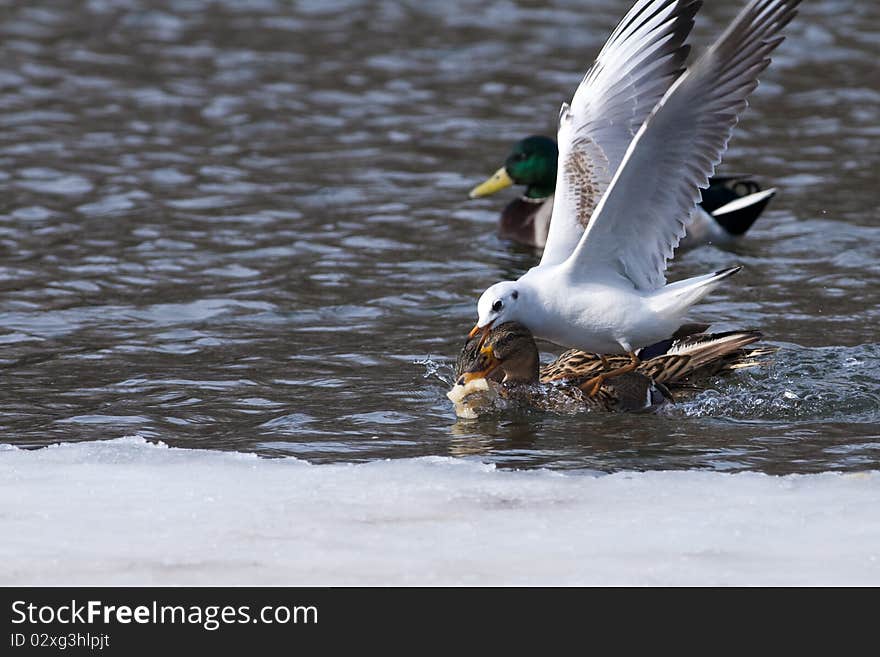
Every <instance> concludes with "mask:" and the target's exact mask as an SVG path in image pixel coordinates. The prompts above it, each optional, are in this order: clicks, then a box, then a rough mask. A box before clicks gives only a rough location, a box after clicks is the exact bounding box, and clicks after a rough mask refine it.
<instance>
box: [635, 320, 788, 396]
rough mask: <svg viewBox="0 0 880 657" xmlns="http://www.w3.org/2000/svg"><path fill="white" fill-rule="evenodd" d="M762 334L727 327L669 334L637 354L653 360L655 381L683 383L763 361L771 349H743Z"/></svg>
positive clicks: (752, 365)
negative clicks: (717, 330) (723, 330)
mask: <svg viewBox="0 0 880 657" xmlns="http://www.w3.org/2000/svg"><path fill="white" fill-rule="evenodd" d="M763 337H764V335H763V334H762V333H761V332H760V331H728V332H726V333H703V334H696V335H690V336H687V337H684V338H679V339H675V338H671V339H669V340H664V341H663V342H660V343H657V344H656V345H651V346H650V347H646V348H645V349H643V350H642V351H641V353H640V354H639V357H640V358H642V359H643V360H645V359H646V358H647V359H649V360H648V361H647V363H646V365H650V364H651V363H655V362H656V363H657V368H656V372H654V376H655V378H656V380H657V381H658V382H659V383H664V384H673V385H676V384H683V383H685V382H686V381H687V380H688V379H689V378H691V377H693V376H694V375H700V376H713V375H715V374H719V373H721V372H726V371H730V370H735V369H743V368H747V367H756V366H758V365H762V364H764V362H765V361H764V360H762V359H764V358H766V357H767V356H769V355H771V354H772V353H774V352H775V349H772V348H770V347H762V348H758V349H746V347H748V346H749V345H751V344H753V343H755V342H757V341H759V340H761V339H762V338H763ZM658 352H662V353H658ZM652 354H656V355H652Z"/></svg>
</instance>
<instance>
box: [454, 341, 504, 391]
mask: <svg viewBox="0 0 880 657" xmlns="http://www.w3.org/2000/svg"><path fill="white" fill-rule="evenodd" d="M500 366H501V361H500V360H498V358H497V357H496V356H495V352H494V351H493V350H492V345H488V346H486V347H483V348H482V349H480V360H479V361H478V364H477V365H476V366H475V368H476V369H474V370H473V371H471V372H465V373H464V374H462V375H461V379H459V383H460V384H462V385H467V384H468V383H470V382H471V381H476V380H477V379H486V378H488V377H489V375H490V374H492V372H494V371H495V370H497V369H498V368H499V367H500Z"/></svg>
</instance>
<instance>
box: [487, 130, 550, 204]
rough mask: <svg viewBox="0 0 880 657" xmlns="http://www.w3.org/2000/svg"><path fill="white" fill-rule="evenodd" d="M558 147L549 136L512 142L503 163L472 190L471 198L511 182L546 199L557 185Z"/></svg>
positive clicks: (536, 197) (501, 187) (537, 136)
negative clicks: (523, 186) (511, 146)
mask: <svg viewBox="0 0 880 657" xmlns="http://www.w3.org/2000/svg"><path fill="white" fill-rule="evenodd" d="M558 158H559V150H558V149H557V147H556V142H555V141H553V140H552V139H550V138H549V137H542V136H540V135H536V136H533V137H527V138H526V139H523V140H522V141H518V142H517V143H516V144H514V145H513V148H512V149H511V151H510V155H508V156H507V159H506V160H505V161H504V166H503V167H501V168H500V169H498V171H496V172H495V174H494V175H493V176H492V177H491V178H489V179H488V180H487V181H486V182H484V183H483V184H482V185H478V186H477V187H474V188H473V189H472V190H471V193H470V197H471V198H479V197H481V196H488V195H489V194H494V193H495V192H497V191H500V190H502V189H504V188H506V187H510V186H511V185H525V186H526V191H525V196H526V197H527V198H532V199H545V198H547V197H548V196H551V195H552V194H553V190H554V189H555V188H556V160H557V159H558Z"/></svg>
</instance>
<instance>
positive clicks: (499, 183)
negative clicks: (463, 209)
mask: <svg viewBox="0 0 880 657" xmlns="http://www.w3.org/2000/svg"><path fill="white" fill-rule="evenodd" d="M512 184H513V178H511V177H510V175H508V173H507V169H505V168H504V167H501V168H500V169H498V171H496V172H495V173H494V174H492V177H491V178H489V180H487V181H486V182H484V183H483V184H481V185H477V186H476V187H474V188H473V189H472V190H471V191H470V194H468V196H470V197H471V198H480V197H482V196H489V194H494V193H495V192H500V191H501V190H502V189H506V188H507V187H510V186H511V185H512Z"/></svg>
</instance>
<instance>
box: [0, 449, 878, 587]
mask: <svg viewBox="0 0 880 657" xmlns="http://www.w3.org/2000/svg"><path fill="white" fill-rule="evenodd" d="M0 584H4V585H11V584H39V585H48V584H96V585H98V584H115V585H122V584H147V585H160V584H199V585H211V584H216V585H222V584H278V585H282V584H285V585H286V584H289V585H296V584H302V585H305V584H311V585H316V584H317V585H320V584H328V585H334V584H335V585H342V584H349V585H385V584H402V585H415V584H423V585H438V584H441V585H449V584H474V585H482V584H640V585H654V584H718V585H725V584H773V585H775V584H780V585H782V584H785V585H792V584H850V585H862V584H864V585H867V584H870V585H874V586H876V585H878V584H880V472H872V473H864V474H852V475H840V474H830V473H829V474H822V475H802V476H797V475H795V476H787V477H771V476H766V475H760V474H737V475H730V474H721V473H714V472H695V471H689V472H648V473H624V474H615V475H609V476H594V475H585V474H579V475H576V474H560V473H555V472H548V471H527V472H510V471H499V470H496V469H494V468H493V467H492V466H489V465H483V464H480V463H476V462H473V461H462V460H456V459H451V458H420V459H410V460H398V461H383V462H374V463H368V464H359V465H344V464H339V465H311V464H309V463H307V462H304V461H300V460H297V459H293V458H285V459H277V460H268V459H260V458H257V457H256V456H253V455H245V454H237V453H223V452H214V451H202V450H183V449H169V448H167V447H165V446H161V445H154V444H150V443H147V442H146V441H144V440H143V439H141V438H123V439H120V440H114V441H107V442H92V443H78V444H65V445H58V446H54V447H51V448H47V449H42V450H36V451H26V450H20V449H16V448H14V447H10V446H8V445H0Z"/></svg>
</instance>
